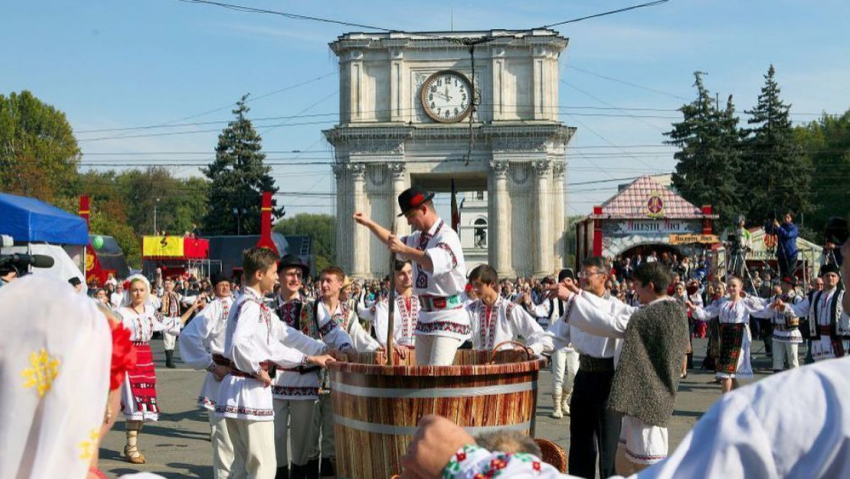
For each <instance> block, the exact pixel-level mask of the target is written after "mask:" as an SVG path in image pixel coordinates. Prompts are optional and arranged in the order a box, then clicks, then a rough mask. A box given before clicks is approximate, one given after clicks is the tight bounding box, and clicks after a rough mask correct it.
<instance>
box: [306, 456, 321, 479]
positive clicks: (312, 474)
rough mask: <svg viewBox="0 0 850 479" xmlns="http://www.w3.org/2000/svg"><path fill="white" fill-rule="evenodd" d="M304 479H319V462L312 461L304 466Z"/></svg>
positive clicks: (316, 460)
mask: <svg viewBox="0 0 850 479" xmlns="http://www.w3.org/2000/svg"><path fill="white" fill-rule="evenodd" d="M304 479H319V460H318V459H310V460H309V461H307V465H306V466H304Z"/></svg>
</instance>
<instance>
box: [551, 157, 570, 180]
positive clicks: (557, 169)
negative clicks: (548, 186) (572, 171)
mask: <svg viewBox="0 0 850 479" xmlns="http://www.w3.org/2000/svg"><path fill="white" fill-rule="evenodd" d="M566 172H567V164H566V163H564V162H561V161H558V162H555V163H553V164H552V173H554V174H555V179H557V180H563V179H564V174H565V173H566Z"/></svg>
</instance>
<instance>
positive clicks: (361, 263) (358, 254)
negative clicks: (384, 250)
mask: <svg viewBox="0 0 850 479" xmlns="http://www.w3.org/2000/svg"><path fill="white" fill-rule="evenodd" d="M348 171H349V174H350V175H351V180H352V192H351V193H352V196H353V199H354V208H353V209H354V212H357V211H364V210H365V206H366V178H365V175H366V167H365V166H364V165H361V164H349V165H348ZM352 213H353V212H352ZM353 228H354V231H353V233H354V234H353V237H352V238H351V239H352V240H353V241H352V245H351V252H352V260H353V261H352V264H351V269H350V274H351V275H352V276H354V277H358V278H362V277H364V276H365V275H366V269H367V267H368V265H367V264H366V259H367V257H368V256H367V254H366V253H367V252H366V249H367V248H368V247H369V234H370V233H369V230H368V229H367V228H365V227H363V226H360V225H358V224H357V223H354V225H353Z"/></svg>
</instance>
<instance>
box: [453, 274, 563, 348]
mask: <svg viewBox="0 0 850 479" xmlns="http://www.w3.org/2000/svg"><path fill="white" fill-rule="evenodd" d="M469 282H470V283H471V284H472V287H473V289H475V293H476V295H477V296H478V299H477V300H475V301H473V302H472V303H471V304H470V305H469V306H467V307H466V310H467V312H468V314H469V322H470V324H471V325H472V347H473V349H478V350H485V351H492V350H493V349H495V348H496V346H499V345H500V344H501V343H504V342H506V341H516V340H517V339H519V337H522V338H524V339H525V341H526V346H525V347H526V348H527V349H528V350H530V351H531V352H532V353H533V354H535V355H538V356H539V355H541V354H543V353H544V352H546V353H548V352H551V351H552V349H553V344H552V338H551V337H549V336H547V335H546V332H545V331H543V328H541V327H540V325H539V324H537V321H535V320H534V318H532V317H531V315H530V314H528V312H527V311H526V310H525V309H523V308H522V307H521V306H519V305H518V304H516V303H514V302H511V301H508V300H507V299H505V298H503V297H501V295H499V290H498V288H499V275H498V274H497V273H496V270H495V269H493V268H492V267H491V266H489V265H486V264H482V265H480V266H477V267H475V269H473V270H472V271H471V272H470V273H469ZM514 347H515V346H514V345H511V344H505V345H503V346H500V347H499V350H500V351H501V350H505V349H514Z"/></svg>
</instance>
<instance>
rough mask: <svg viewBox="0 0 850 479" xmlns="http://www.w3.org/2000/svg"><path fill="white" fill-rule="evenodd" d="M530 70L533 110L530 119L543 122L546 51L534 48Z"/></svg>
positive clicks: (541, 48) (544, 114) (544, 115)
mask: <svg viewBox="0 0 850 479" xmlns="http://www.w3.org/2000/svg"><path fill="white" fill-rule="evenodd" d="M531 61H532V64H533V68H532V82H533V84H532V87H531V92H532V98H533V102H532V103H533V104H534V110H533V113H532V115H533V116H532V118H533V119H534V120H543V119H545V118H546V111H545V110H546V99H545V98H546V81H547V78H546V49H545V48H543V47H535V48H534V51H533V53H532V56H531Z"/></svg>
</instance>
